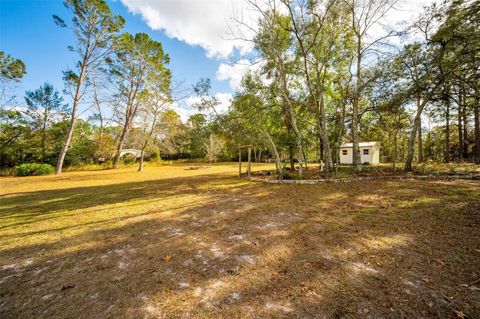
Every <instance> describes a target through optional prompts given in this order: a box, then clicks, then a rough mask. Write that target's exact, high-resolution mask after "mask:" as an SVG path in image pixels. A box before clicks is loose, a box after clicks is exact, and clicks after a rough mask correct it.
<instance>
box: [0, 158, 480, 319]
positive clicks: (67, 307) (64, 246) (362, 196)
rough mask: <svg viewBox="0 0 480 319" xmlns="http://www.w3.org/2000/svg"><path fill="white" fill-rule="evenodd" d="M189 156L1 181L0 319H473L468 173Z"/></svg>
mask: <svg viewBox="0 0 480 319" xmlns="http://www.w3.org/2000/svg"><path fill="white" fill-rule="evenodd" d="M195 165H198V166H201V164H187V163H185V164H171V165H160V166H153V165H150V166H147V167H146V168H145V171H144V172H142V173H138V172H136V171H135V167H127V168H122V169H119V170H94V171H81V172H67V173H65V174H63V175H60V176H38V177H22V178H13V177H6V178H1V179H0V184H1V186H0V220H1V223H0V239H1V240H0V292H1V294H0V317H1V318H79V317H81V318H99V317H101V318H139V317H140V318H212V317H217V318H254V317H257V318H259V317H260V318H315V317H320V318H335V317H336V316H342V317H346V318H363V317H365V314H364V311H365V309H368V314H369V315H370V316H371V317H372V318H388V317H390V318H397V317H402V316H403V317H430V318H438V317H454V316H455V311H463V312H464V313H466V314H467V315H468V316H470V317H474V316H475V315H476V314H478V313H480V302H479V300H480V298H479V291H478V290H476V289H477V288H478V287H479V286H480V283H479V278H480V277H479V276H480V274H479V272H478V268H479V265H480V257H479V256H480V254H479V249H480V247H479V246H478V238H479V235H480V231H479V229H480V228H479V226H480V215H479V212H480V183H479V182H478V181H418V180H406V181H405V180H402V181H399V180H384V181H357V182H352V183H342V184H325V185H277V184H275V185H274V184H263V183H254V182H248V181H246V180H244V179H241V180H240V179H237V178H236V174H237V166H236V165H235V164H230V163H220V164H216V165H214V167H212V168H206V167H202V168H200V169H195V170H192V169H190V168H191V167H192V166H195ZM271 168H272V165H271V164H262V165H258V164H255V165H254V169H255V170H260V169H271Z"/></svg>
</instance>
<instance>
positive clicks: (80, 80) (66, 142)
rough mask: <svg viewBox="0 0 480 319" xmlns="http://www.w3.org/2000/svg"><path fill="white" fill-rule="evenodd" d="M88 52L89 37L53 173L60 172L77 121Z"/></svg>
mask: <svg viewBox="0 0 480 319" xmlns="http://www.w3.org/2000/svg"><path fill="white" fill-rule="evenodd" d="M89 54H90V38H89V39H88V42H87V46H86V48H85V54H84V55H83V62H82V66H81V69H80V74H79V76H78V83H77V88H76V89H75V97H74V98H73V105H72V116H71V117H70V125H69V126H68V129H67V135H66V136H65V140H64V142H63V146H62V149H61V151H60V154H58V160H57V165H56V167H55V174H61V173H62V168H63V161H64V160H65V155H67V151H68V147H69V146H70V143H71V142H72V136H73V129H74V128H75V123H76V121H77V109H78V104H79V103H80V96H81V89H82V85H83V81H84V75H85V71H86V68H87V62H88V56H89Z"/></svg>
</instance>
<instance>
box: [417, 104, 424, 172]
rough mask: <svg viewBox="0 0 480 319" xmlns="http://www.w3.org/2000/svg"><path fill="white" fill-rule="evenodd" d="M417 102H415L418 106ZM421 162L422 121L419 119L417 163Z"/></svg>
mask: <svg viewBox="0 0 480 319" xmlns="http://www.w3.org/2000/svg"><path fill="white" fill-rule="evenodd" d="M418 103H419V101H417V105H418ZM422 162H423V143H422V119H421V117H420V125H419V126H418V163H422Z"/></svg>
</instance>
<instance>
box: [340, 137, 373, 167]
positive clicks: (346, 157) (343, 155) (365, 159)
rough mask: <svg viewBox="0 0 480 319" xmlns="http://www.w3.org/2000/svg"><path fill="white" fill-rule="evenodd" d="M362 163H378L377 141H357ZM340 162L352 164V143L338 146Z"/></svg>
mask: <svg viewBox="0 0 480 319" xmlns="http://www.w3.org/2000/svg"><path fill="white" fill-rule="evenodd" d="M358 147H359V150H360V160H361V163H362V164H378V163H380V146H379V145H378V143H377V142H362V143H358ZM340 164H347V165H348V164H353V143H345V144H343V145H342V146H340Z"/></svg>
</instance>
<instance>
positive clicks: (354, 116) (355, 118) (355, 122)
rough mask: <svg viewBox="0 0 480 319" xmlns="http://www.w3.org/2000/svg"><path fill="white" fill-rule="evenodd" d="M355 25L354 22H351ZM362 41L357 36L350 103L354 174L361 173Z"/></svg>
mask: <svg viewBox="0 0 480 319" xmlns="http://www.w3.org/2000/svg"><path fill="white" fill-rule="evenodd" d="M353 23H355V20H354V21H353ZM361 49H362V39H361V36H360V35H357V82H356V84H355V97H354V99H353V101H352V143H353V166H354V168H355V171H356V172H360V171H362V163H361V159H360V149H359V147H358V107H359V102H360V93H361V92H360V87H361V78H362V53H361Z"/></svg>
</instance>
